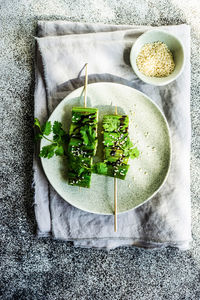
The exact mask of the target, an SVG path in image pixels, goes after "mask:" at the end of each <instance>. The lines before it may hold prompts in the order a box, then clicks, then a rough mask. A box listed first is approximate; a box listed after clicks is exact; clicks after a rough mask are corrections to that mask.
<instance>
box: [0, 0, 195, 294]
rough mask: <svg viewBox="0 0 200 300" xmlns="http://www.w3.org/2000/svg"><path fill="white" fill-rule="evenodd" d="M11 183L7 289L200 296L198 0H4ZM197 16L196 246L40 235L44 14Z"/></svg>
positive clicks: (150, 20)
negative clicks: (38, 130)
mask: <svg viewBox="0 0 200 300" xmlns="http://www.w3.org/2000/svg"><path fill="white" fill-rule="evenodd" d="M0 7H1V9H0V20H1V21H0V22H1V26H0V28H1V29H0V35H1V42H0V47H1V51H0V73H1V76H0V90H1V98H2V100H1V101H2V104H3V105H2V106H1V110H2V114H1V115H2V138H1V159H2V166H1V172H2V184H1V202H0V210H1V213H0V219H1V221H0V222H1V225H0V226H1V228H0V230H1V234H0V244H1V246H0V268H1V270H0V298H1V299H3V300H4V299H6V300H7V299H9V300H11V299H20V300H21V299H31V300H38V299H39V300H40V299H41V300H43V299H45V300H46V299H48V300H55V299H56V300H57V299H58V300H60V299H69V300H71V299H73V300H75V299H77V300H80V299H81V300H83V299H84V300H85V299H87V300H94V299H95V300H110V299H114V300H119V299H123V300H135V299H136V300H138V299H142V300H149V299H152V300H155V299H156V300H157V299H159V300H160V299H165V300H166V299H167V300H168V299H170V300H171V299H172V300H180V299H184V300H191V299H195V300H196V299H200V287H199V272H200V239H199V237H200V205H199V185H200V183H199V173H200V155H199V144H200V140H199V131H200V119H199V113H200V110H199V108H200V107H199V99H200V92H199V85H200V77H199V69H200V59H199V48H200V43H199V42H200V26H199V15H200V7H199V1H194V0H183V1H178V0H158V1H152V0H135V1H130V0H124V1H119V0H107V1H105V0H102V1H94V0H91V1H82V0H73V1H72V0H67V1H65V0H52V1H47V0H37V1H33V0H26V1H25V0H19V1H11V0H6V1H5V0H2V1H1V2H0ZM38 19H39V20H44V19H45V20H47V19H48V20H55V19H63V20H68V21H73V22H75V21H76V22H77V21H81V22H101V23H114V24H136V25H153V26H161V25H173V24H182V23H187V24H190V25H191V42H192V43H191V66H192V68H191V71H192V72H191V74H192V78H191V79H192V81H191V118H192V152H191V196H192V233H193V242H192V248H191V249H190V250H188V251H185V252H181V251H179V250H177V249H172V248H165V249H160V250H159V251H154V250H152V251H150V250H145V249H139V248H135V247H121V248H117V249H115V250H111V251H110V252H109V253H107V252H105V251H103V250H96V249H81V248H75V247H74V246H72V245H71V243H66V242H63V241H55V240H52V239H48V238H45V239H38V238H35V226H36V224H35V216H34V207H33V205H32V204H33V189H32V188H31V184H32V178H33V172H32V156H33V143H32V141H33V130H32V123H33V88H34V65H33V59H34V44H35V42H34V38H33V36H35V35H36V24H37V20H38Z"/></svg>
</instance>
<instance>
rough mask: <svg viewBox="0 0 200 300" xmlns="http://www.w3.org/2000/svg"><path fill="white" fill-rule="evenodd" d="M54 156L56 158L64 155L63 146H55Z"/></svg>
mask: <svg viewBox="0 0 200 300" xmlns="http://www.w3.org/2000/svg"><path fill="white" fill-rule="evenodd" d="M55 155H57V156H62V155H64V148H63V146H61V145H60V146H57V148H56V150H55Z"/></svg>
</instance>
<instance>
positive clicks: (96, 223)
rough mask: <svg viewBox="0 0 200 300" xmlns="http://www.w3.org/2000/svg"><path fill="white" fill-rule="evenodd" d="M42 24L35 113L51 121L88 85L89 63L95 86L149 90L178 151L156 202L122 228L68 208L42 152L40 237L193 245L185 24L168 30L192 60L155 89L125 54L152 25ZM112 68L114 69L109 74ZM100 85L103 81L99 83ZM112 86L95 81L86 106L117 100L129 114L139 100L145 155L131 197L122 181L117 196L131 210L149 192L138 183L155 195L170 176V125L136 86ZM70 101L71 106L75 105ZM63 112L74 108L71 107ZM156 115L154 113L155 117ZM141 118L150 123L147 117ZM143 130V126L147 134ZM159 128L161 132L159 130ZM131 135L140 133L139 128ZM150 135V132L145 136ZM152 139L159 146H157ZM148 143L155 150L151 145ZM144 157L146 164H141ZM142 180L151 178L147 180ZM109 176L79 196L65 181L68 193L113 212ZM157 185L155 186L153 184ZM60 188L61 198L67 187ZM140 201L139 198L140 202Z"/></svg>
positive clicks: (80, 242) (126, 216)
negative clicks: (60, 107)
mask: <svg viewBox="0 0 200 300" xmlns="http://www.w3.org/2000/svg"><path fill="white" fill-rule="evenodd" d="M38 28H39V29H38V32H39V38H37V46H38V48H37V63H36V88H35V116H37V117H38V118H39V119H40V120H41V119H42V120H44V119H45V120H46V119H47V118H48V113H51V112H52V111H53V110H54V108H55V107H56V105H57V104H58V103H60V101H61V100H62V99H63V98H64V97H65V96H67V95H69V94H70V92H71V91H73V90H74V89H75V87H76V85H81V86H82V82H81V81H82V80H83V79H84V77H82V76H81V75H82V73H81V69H82V67H83V66H84V63H85V61H87V62H88V65H89V68H90V69H89V74H90V77H89V80H88V81H89V83H90V82H91V81H92V82H98V81H100V82H102V81H103V82H105V81H106V82H109V81H112V82H116V81H118V82H120V83H121V84H123V83H125V82H126V83H127V84H128V85H129V86H131V87H135V88H137V89H138V90H140V91H145V93H146V94H147V95H150V96H151V97H152V98H153V101H155V103H157V104H158V106H159V107H160V108H161V109H162V111H163V112H164V114H165V115H166V118H167V120H168V123H169V127H170V131H171V139H172V149H173V151H172V164H171V169H170V174H169V176H168V179H167V182H166V183H165V185H164V186H163V187H162V189H161V190H160V191H159V192H158V193H157V194H156V195H155V196H154V197H153V198H152V199H151V200H150V201H148V202H147V203H144V204H143V205H142V206H140V207H138V208H136V209H135V210H132V211H130V212H127V213H123V214H121V215H119V216H118V219H119V224H120V225H119V226H118V231H117V233H114V231H113V216H103V215H94V214H91V213H87V212H85V211H82V210H80V209H77V208H75V207H73V206H71V205H69V204H67V205H66V203H65V201H64V200H63V199H62V198H61V197H60V196H58V194H57V193H56V192H55V191H54V189H53V188H52V187H51V185H49V184H48V181H47V179H46V177H45V176H44V174H43V171H42V170H41V167H40V161H39V159H38V157H37V156H38V153H37V152H36V156H35V159H34V182H35V213H36V220H37V224H38V236H48V235H49V234H51V235H52V236H53V237H54V238H56V239H62V240H66V241H69V240H73V241H74V244H75V245H76V246H80V247H96V248H106V249H112V248H116V247H119V246H122V245H137V246H140V247H149V248H157V247H165V246H174V247H178V248H179V249H182V250H185V249H188V247H189V242H190V240H191V227H190V174H189V158H190V136H191V133H190V105H189V104H190V62H189V59H190V50H189V45H190V31H189V27H188V26H187V25H179V26H169V27H165V30H168V31H171V32H173V33H174V34H175V35H177V36H178V37H180V38H181V40H182V41H183V44H184V48H185V55H186V64H185V69H184V72H183V74H182V76H181V77H180V78H179V79H178V80H176V81H174V82H173V84H171V85H168V86H166V87H162V88H161V87H153V88H152V86H150V85H148V84H144V83H142V82H141V81H140V80H139V79H138V78H137V77H136V75H135V74H134V73H133V72H132V68H131V66H130V63H128V62H127V61H126V58H125V57H126V55H125V54H124V53H126V54H128V57H129V56H130V49H131V46H132V44H133V43H134V41H135V40H136V38H137V37H138V36H139V35H140V34H142V33H143V32H144V31H146V30H148V27H141V26H138V27H137V26H132V27H131V26H127V27H126V26H114V25H103V24H83V23H69V22H63V21H57V22H44V21H40V22H39V24H38ZM97 58H98V59H97ZM100 61H101V63H100ZM80 64H81V68H80ZM110 72H112V73H111V74H110ZM183 83H184V88H183ZM98 84H99V85H100V83H98ZM105 86H106V87H105ZM111 86H112V84H111V85H110V86H109V84H108V83H107V84H106V83H105V85H102V87H101V88H99V89H98V86H97V87H96V89H95V85H91V86H90V85H89V88H88V92H89V94H88V95H89V101H88V102H89V103H88V106H90V105H91V106H93V105H94V106H96V104H97V103H98V105H99V103H101V106H100V107H101V109H104V111H105V112H107V110H105V107H104V106H105V105H106V107H109V109H110V108H111V109H112V107H111V103H112V104H113V105H115V104H117V106H118V107H120V109H122V110H125V114H127V113H128V111H127V109H128V108H129V109H130V108H131V103H133V107H134V105H136V108H135V111H133V113H135V120H136V125H138V127H139V128H138V129H137V130H135V133H136V135H135V139H136V136H137V139H136V143H137V144H138V146H139V147H141V150H142V152H143V153H142V155H141V157H140V158H141V160H138V161H135V167H132V168H131V169H132V171H133V172H134V179H135V186H136V187H135V189H134V188H133V186H134V185H133V184H132V193H129V194H128V188H126V190H127V193H125V187H124V188H123V182H122V183H120V181H118V185H119V189H118V190H119V191H118V197H119V198H121V199H120V200H119V211H120V212H123V211H125V210H127V203H126V202H125V201H127V200H125V201H123V198H128V199H129V198H130V200H129V201H131V200H132V201H133V202H132V205H135V202H139V203H141V202H140V201H142V198H143V197H144V195H142V194H141V191H142V187H141V188H139V189H138V186H140V185H142V186H144V190H143V193H145V194H150V193H151V191H152V190H154V191H155V189H156V186H157V187H158V186H159V185H160V182H161V181H162V180H163V177H164V176H163V173H165V175H166V172H167V171H166V170H165V169H166V165H165V158H166V157H168V164H169V155H168V154H167V152H169V139H168V142H167V136H168V134H167V132H166V129H167V127H166V126H167V125H166V123H165V130H164V126H163V125H162V122H163V121H162V122H161V121H160V122H158V121H159V119H160V117H158V113H157V111H156V108H155V107H154V106H152V107H151V106H150V105H148V106H147V105H146V104H147V102H145V101H144V99H143V98H140V99H138V95H137V96H136V95H134V94H133V93H134V91H132V90H131V88H130V87H129V88H125V87H124V90H122V88H123V85H116V86H115V88H112V87H111ZM80 94H81V90H80V91H77V92H76V91H74V93H72V100H71V101H70V102H73V97H74V98H75V100H76V98H77V97H79V95H80ZM121 94H122V95H123V96H122V97H121V96H120V95H121ZM42 95H46V97H42ZM73 95H74V96H73ZM133 97H134V98H135V99H134V100H133V102H131V98H133ZM69 98H70V95H69ZM105 98H107V99H105ZM121 98H122V99H121ZM79 101H80V100H79ZM149 103H150V102H148V104H149ZM70 104H71V105H72V103H70ZM103 104H104V105H103ZM80 105H81V104H80ZM80 105H79V106H80ZM64 109H65V110H68V109H69V107H68V106H65V108H64ZM138 110H139V111H138ZM150 111H151V113H150ZM109 113H110V112H109ZM55 114H56V112H55ZM153 115H155V117H154V118H153V119H152V116H153ZM61 118H64V116H63V115H62V116H61ZM143 118H144V121H143V122H142V119H143ZM68 119H69V115H68ZM150 119H151V121H150ZM148 122H149V123H148ZM145 124H146V127H145ZM147 127H149V131H147ZM159 127H160V128H159ZM162 127H163V128H162ZM142 128H144V132H143V134H142ZM156 128H159V129H156ZM161 128H162V134H160V130H161ZM163 130H164V131H163ZM130 132H133V133H134V131H133V130H131V131H130ZM147 132H148V133H149V137H146V138H145V134H146V133H147ZM158 136H159V138H158ZM133 139H134V138H133ZM148 140H149V143H148ZM150 140H151V141H150ZM153 140H154V143H156V145H153ZM166 142H167V144H166ZM160 143H161V144H162V145H161V144H160ZM154 146H155V148H156V150H157V151H160V153H159V155H158V154H156V153H157V152H153V151H151V150H153V149H152V148H153V147H154ZM147 148H151V150H150V149H147ZM158 148H159V149H158ZM165 151H166V153H165ZM148 157H149V159H150V160H153V162H152V163H150V164H149V168H150V169H148V167H146V169H147V171H148V172H147V173H150V172H151V177H149V176H145V175H144V173H143V174H142V173H141V172H142V171H143V172H144V170H143V169H144V168H145V165H147V164H148ZM155 158H156V159H155ZM159 160H160V162H159ZM161 161H162V164H163V165H162V167H160V171H159V172H160V176H156V175H155V177H156V178H155V180H154V174H157V172H158V169H157V168H156V165H157V166H158V165H159V164H160V163H161ZM42 162H43V166H44V167H45V169H46V170H47V169H48V166H47V165H48V164H49V165H50V166H51V170H53V164H54V162H55V163H56V160H55V159H53V160H51V161H49V162H48V161H47V160H43V161H42ZM140 162H145V163H144V164H142V165H141V164H140ZM61 166H62V164H61ZM155 168H156V169H155ZM63 169H64V166H62V171H64V170H63ZM163 170H165V172H164V171H163ZM55 172H56V177H57V178H60V173H59V170H58V169H57V168H56V169H55ZM132 176H133V174H132ZM48 177H49V179H50V181H51V182H53V181H54V183H55V184H58V182H57V180H56V179H55V177H54V178H52V176H51V174H50V173H49V174H48ZM149 178H151V180H152V182H151V184H148V179H149ZM141 179H143V180H145V181H146V182H145V181H144V182H142V180H141ZM102 180H104V181H102ZM111 180H112V179H111V178H107V177H100V178H99V179H98V180H97V176H96V177H95V176H93V180H92V184H93V185H94V186H93V187H91V188H90V189H89V190H85V191H84V193H82V192H83V190H81V194H80V197H78V193H79V190H78V189H76V188H72V187H69V186H68V185H67V182H66V191H67V190H68V197H69V198H70V199H69V203H72V204H73V203H74V205H75V206H77V207H79V208H80V207H82V208H83V209H84V208H85V209H86V210H87V211H90V212H101V213H102V212H105V211H106V212H109V213H110V212H111V211H113V203H112V199H113V198H112V197H111V194H112V190H113V189H111V186H113V184H111ZM129 180H130V178H129ZM127 181H128V179H127V180H126V181H124V183H125V184H126V182H127ZM95 183H96V186H95ZM99 183H102V186H104V187H105V188H104V190H103V189H102V190H103V192H101V188H102V187H101V186H99ZM129 184H131V182H129ZM152 185H156V186H153V187H152ZM95 190H96V193H95ZM44 191H46V194H44ZM59 191H60V194H61V195H63V193H64V188H63V185H62V186H61V187H60V189H59ZM137 194H138V197H137ZM95 195H96V196H95ZM84 196H85V197H86V199H87V203H86V204H85V206H84V205H82V204H81V203H80V202H82V201H84ZM65 197H66V195H65ZM94 197H96V198H97V199H96V201H98V197H99V204H104V208H103V207H101V205H99V204H98V205H93V206H92V201H93V198H94ZM79 198H80V199H79ZM138 198H141V200H140V199H138ZM94 202H95V201H94ZM94 206H96V208H94ZM108 206H110V208H109V207H108ZM128 206H129V207H130V206H131V202H130V203H129V202H128ZM132 207H133V206H132ZM47 216H49V218H47Z"/></svg>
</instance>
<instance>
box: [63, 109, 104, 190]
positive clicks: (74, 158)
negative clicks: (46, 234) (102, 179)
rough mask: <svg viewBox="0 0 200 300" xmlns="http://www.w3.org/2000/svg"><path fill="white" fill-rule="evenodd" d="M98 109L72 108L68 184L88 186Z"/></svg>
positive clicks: (95, 141)
mask: <svg viewBox="0 0 200 300" xmlns="http://www.w3.org/2000/svg"><path fill="white" fill-rule="evenodd" d="M97 122H98V109H96V108H83V107H73V108H72V121H71V125H70V130H69V136H70V141H69V145H68V155H69V167H68V178H69V184H70V185H75V186H81V187H87V188H89V187H90V183H91V172H92V158H93V156H94V155H95V153H96V150H97Z"/></svg>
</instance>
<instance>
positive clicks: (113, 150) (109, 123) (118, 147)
mask: <svg viewBox="0 0 200 300" xmlns="http://www.w3.org/2000/svg"><path fill="white" fill-rule="evenodd" d="M128 125H129V118H128V116H126V115H105V116H104V117H103V144H104V161H103V162H98V163H96V164H95V165H94V166H93V172H94V173H97V174H100V175H106V176H111V177H115V178H119V179H125V178H126V174H127V172H128V169H129V165H128V160H129V157H131V158H135V157H138V155H139V151H138V149H137V148H134V147H133V143H132V142H131V140H130V138H129V135H128Z"/></svg>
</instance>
